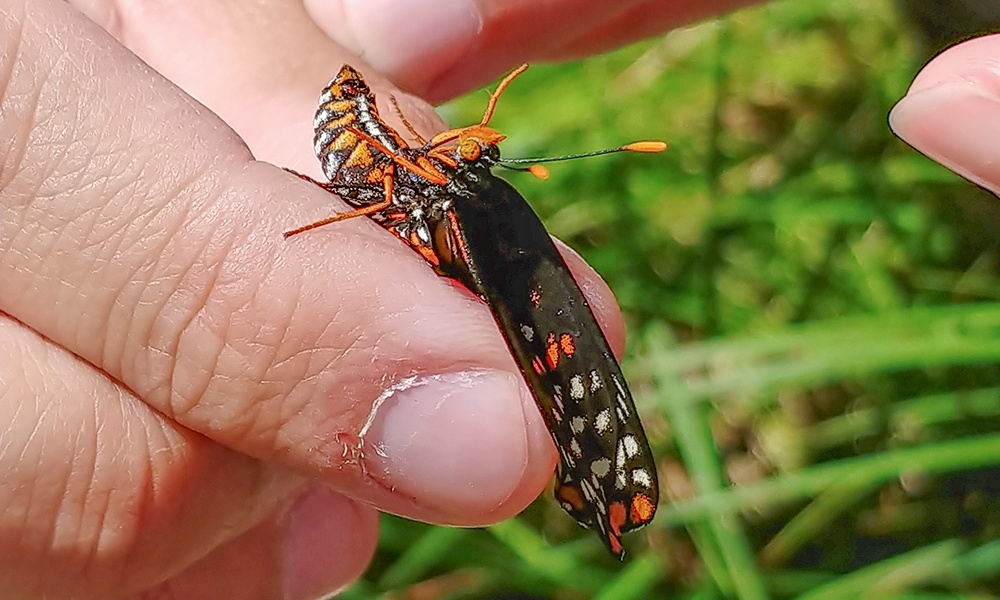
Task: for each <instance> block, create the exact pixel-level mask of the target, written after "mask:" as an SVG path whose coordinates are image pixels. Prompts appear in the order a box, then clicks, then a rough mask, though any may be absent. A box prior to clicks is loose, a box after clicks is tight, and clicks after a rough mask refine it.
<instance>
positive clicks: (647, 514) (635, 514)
mask: <svg viewBox="0 0 1000 600" xmlns="http://www.w3.org/2000/svg"><path fill="white" fill-rule="evenodd" d="M655 513H656V505H655V504H653V501H652V499H650V497H649V496H647V495H646V494H636V495H635V496H632V508H631V510H630V511H629V520H631V521H632V522H633V523H636V524H639V525H644V524H646V523H649V522H650V521H651V520H652V519H653V515H654V514H655Z"/></svg>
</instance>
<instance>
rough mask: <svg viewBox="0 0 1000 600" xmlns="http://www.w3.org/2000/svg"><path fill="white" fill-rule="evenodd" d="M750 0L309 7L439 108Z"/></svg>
mask: <svg viewBox="0 0 1000 600" xmlns="http://www.w3.org/2000/svg"><path fill="white" fill-rule="evenodd" d="M747 3H748V0H742V1H740V0H715V1H713V2H684V1H674V2H663V1H662V0H628V1H619V2H594V1H593V0H555V1H551V2H544V3H539V2H537V1H531V0H435V1H433V2H428V1H426V0H339V1H334V2H331V1H329V0H304V2H303V4H304V6H305V7H306V10H308V11H309V14H310V15H311V16H312V17H313V19H315V21H316V24H317V25H318V26H319V27H320V28H322V29H323V30H324V31H325V32H326V33H327V34H328V35H330V37H332V38H333V39H334V40H336V41H337V42H339V43H340V44H341V45H343V46H345V47H347V48H349V49H351V50H352V51H354V52H355V53H356V54H358V55H359V56H363V57H364V58H365V60H366V61H367V62H368V64H370V65H371V66H372V67H374V68H375V69H377V70H379V71H380V72H382V73H385V74H386V75H388V76H389V77H390V78H391V79H392V80H393V81H394V82H395V83H396V84H397V85H399V86H400V87H402V88H404V89H407V90H409V91H411V92H413V93H415V94H417V95H418V96H421V97H424V98H426V99H428V100H430V101H432V102H439V101H443V100H446V99H449V98H452V97H454V96H456V95H458V94H460V93H463V92H465V91H468V90H470V89H473V88H475V87H477V86H481V85H483V84H485V83H487V82H489V81H491V80H493V79H495V78H496V77H497V76H499V75H500V74H501V73H503V72H504V71H509V70H510V69H511V68H512V67H514V66H516V65H518V64H520V63H523V62H531V61H536V60H540V59H553V58H556V59H559V58H566V57H570V56H579V55H581V54H584V53H591V52H597V51H602V50H607V49H610V48H613V47H617V46H619V45H623V44H625V43H628V42H631V41H635V40H638V39H641V38H643V37H647V36H650V35H654V34H656V33H659V32H661V31H664V30H666V29H667V28H669V27H673V26H676V25H680V24H683V23H686V22H691V21H693V20H695V19H697V18H702V17H704V16H707V15H710V14H718V13H720V12H722V11H723V10H726V9H729V8H732V7H734V6H737V5H740V4H747Z"/></svg>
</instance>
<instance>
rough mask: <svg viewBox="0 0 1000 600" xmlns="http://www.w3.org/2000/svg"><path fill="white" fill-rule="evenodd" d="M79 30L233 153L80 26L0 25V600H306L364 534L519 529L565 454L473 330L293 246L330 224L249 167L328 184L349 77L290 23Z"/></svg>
mask: <svg viewBox="0 0 1000 600" xmlns="http://www.w3.org/2000/svg"><path fill="white" fill-rule="evenodd" d="M72 4H75V5H76V6H77V7H78V8H81V9H83V10H85V11H86V12H87V14H88V15H90V16H91V17H92V18H94V20H96V21H97V22H98V23H102V24H103V25H105V26H106V27H107V28H108V29H109V30H111V31H112V32H114V33H115V34H116V35H117V36H118V37H119V39H120V40H122V41H124V42H125V43H126V44H127V45H128V46H129V48H130V49H131V50H132V51H133V52H136V53H137V54H138V55H140V56H141V57H142V58H143V59H144V60H146V61H147V62H148V63H149V64H151V65H153V66H154V67H155V68H156V69H157V70H159V71H160V72H161V73H163V74H164V75H167V76H168V77H169V78H170V79H171V80H172V81H173V82H174V83H175V84H177V85H179V86H180V87H181V88H182V89H183V90H184V91H185V92H189V93H193V94H194V95H195V96H196V97H197V98H198V99H199V100H201V101H202V102H203V103H205V104H206V105H208V106H209V108H211V109H212V110H213V111H215V112H216V113H217V114H219V115H221V116H222V117H223V118H224V120H225V123H223V122H222V121H220V120H219V119H217V118H216V117H215V116H214V115H213V114H211V113H210V112H209V111H206V110H204V109H203V107H201V106H199V105H197V104H196V103H192V102H191V101H190V99H189V98H188V96H186V95H185V93H184V92H182V91H181V90H179V89H177V88H176V87H174V86H173V85H171V84H170V83H168V82H167V81H166V80H165V79H164V78H162V77H161V76H160V75H159V74H157V73H154V72H151V71H150V70H149V69H148V68H145V66H144V65H142V64H141V63H139V62H138V61H137V60H136V59H135V57H134V56H132V55H131V54H130V53H129V52H127V51H126V50H124V49H123V48H122V47H121V46H119V45H117V44H115V43H114V42H113V41H111V40H110V39H109V38H108V37H107V36H105V35H104V34H103V32H102V31H101V30H100V29H98V28H97V27H95V26H94V25H93V24H92V23H90V22H88V21H86V20H85V19H83V18H81V17H80V16H79V15H77V14H75V13H74V12H73V10H72V8H70V7H69V6H68V5H67V4H66V3H64V2H60V1H58V0H35V1H34V2H31V3H27V4H25V3H21V2H16V1H14V0H0V23H2V24H3V31H4V35H3V37H2V40H3V44H4V46H3V48H4V51H3V52H2V54H0V68H2V72H3V73H4V74H5V77H4V79H3V80H2V81H0V85H2V88H0V90H2V92H3V96H2V104H0V128H3V131H4V133H5V135H3V136H2V138H0V139H2V140H3V142H2V143H3V149H2V156H4V158H5V162H4V164H5V167H6V168H4V169H3V171H2V175H3V177H2V179H0V206H2V208H3V214H4V218H3V219H2V221H0V241H2V244H0V248H2V251H0V281H2V282H3V284H2V286H0V315H3V316H2V317H0V398H2V399H3V402H2V403H0V410H4V411H6V414H5V417H6V422H7V423H8V430H7V432H6V433H5V435H4V438H3V444H2V446H0V466H2V467H3V470H4V473H5V478H4V483H5V485H4V486H3V488H2V489H0V502H2V505H3V506H4V511H3V512H2V513H0V524H2V525H0V528H2V535H0V589H3V590H4V593H5V594H6V595H8V596H12V597H38V596H45V597H52V598H58V597H74V598H113V597H124V596H130V595H135V596H137V595H140V594H142V595H147V596H154V595H155V596H157V597H184V598H198V597H206V598H218V597H225V598H232V599H238V598H243V597H253V598H259V597H279V596H280V597H286V598H306V597H314V596H316V595H318V594H321V593H323V592H327V591H330V590H332V589H335V588H336V587H338V586H341V585H344V584H346V583H347V582H349V581H351V580H352V579H353V578H355V577H357V575H358V574H359V573H360V572H361V570H362V569H363V568H364V567H365V566H366V565H367V562H368V560H369V558H370V556H371V553H372V551H373V548H374V542H375V532H376V527H377V522H376V511H375V509H379V510H387V511H390V512H394V513H398V514H402V515H404V516H408V517H411V518H416V519H421V520H426V521H432V522H437V523H448V524H458V525H479V524H486V523H490V522H495V521H497V520H500V519H503V518H507V517H509V516H512V515H513V514H516V513H517V512H518V511H520V510H521V509H522V508H523V507H524V506H525V505H526V504H527V503H528V502H530V501H531V499H533V498H534V497H535V496H536V495H537V494H538V493H539V491H540V490H541V489H542V487H543V486H544V485H545V484H546V483H547V482H548V480H549V479H550V478H551V474H552V467H553V464H554V452H553V450H552V448H551V442H549V441H548V435H547V433H546V432H545V430H544V426H543V425H542V422H541V419H540V418H539V415H538V413H537V410H536V409H535V407H534V403H533V400H532V399H531V397H530V395H529V394H528V392H527V390H526V389H525V388H524V384H523V383H522V381H521V377H520V374H519V373H518V372H517V371H516V368H515V367H514V365H513V363H512V361H511V360H510V357H509V356H508V354H507V352H506V349H505V347H504V344H503V342H502V339H501V337H500V335H499V333H498V332H497V331H496V327H495V324H494V323H493V320H492V318H491V317H490V316H489V313H488V311H487V310H486V308H485V307H484V306H483V305H481V304H480V303H478V302H476V301H474V300H471V299H469V298H468V297H467V295H465V294H463V293H461V292H460V291H458V290H456V289H455V288H454V286H452V285H450V284H449V283H448V282H447V281H445V280H442V279H441V278H439V277H437V276H436V275H434V274H433V273H432V272H431V270H430V269H428V268H427V267H426V265H425V264H423V263H422V262H421V261H420V259H419V258H418V257H417V256H416V255H415V254H414V253H412V252H411V251H410V250H408V249H406V248H404V247H403V246H402V245H401V244H399V243H398V241H396V240H394V239H393V238H392V237H391V236H389V235H387V234H385V232H384V231H382V230H380V229H379V228H378V227H376V226H374V225H373V224H371V223H368V222H367V221H366V220H364V219H356V220H353V221H349V222H344V223H340V224H338V225H337V226H336V228H327V229H326V230H323V231H317V232H315V234H310V235H309V236H301V237H300V238H297V239H295V240H290V241H286V240H283V239H282V237H281V232H282V231H285V230H287V229H289V228H290V227H294V226H295V225H298V224H302V223H307V222H310V221H312V220H314V219H316V218H318V217H321V216H325V215H328V214H330V212H331V211H333V210H337V209H338V206H337V204H336V201H335V200H333V199H332V198H331V196H330V195H328V194H326V193H325V192H323V191H321V190H319V189H318V188H315V187H313V186H310V185H307V184H305V183H303V182H301V181H298V180H297V179H296V178H294V177H292V176H290V175H288V174H286V173H284V172H283V171H281V170H279V169H276V168H274V167H271V166H270V165H266V164H262V163H257V162H254V161H253V160H252V158H251V155H250V153H249V152H248V151H247V148H246V146H244V145H243V142H244V141H245V142H246V143H247V144H248V145H249V146H250V148H251V149H252V151H253V154H254V155H255V156H256V157H257V158H262V159H266V160H269V161H271V162H273V163H275V164H279V165H283V166H290V167H293V168H295V169H297V170H301V171H305V172H311V173H314V174H318V168H317V166H316V161H315V158H314V157H312V155H311V150H310V139H311V132H310V131H309V129H310V127H309V122H310V120H311V116H312V113H313V111H314V110H315V106H314V103H315V99H316V95H317V93H318V90H319V89H320V88H321V87H322V85H323V83H325V82H326V80H327V79H328V78H329V77H330V75H331V74H332V73H333V72H335V70H336V69H337V68H338V67H339V66H340V65H341V64H342V63H343V62H351V63H353V64H356V65H360V64H361V63H360V62H359V61H358V60H357V58H356V57H355V56H352V54H351V53H350V52H349V51H346V50H344V49H343V48H341V47H340V46H338V45H337V44H336V43H335V42H333V41H332V40H331V39H329V38H328V37H327V36H326V35H324V34H323V32H322V31H321V30H320V29H318V28H316V27H315V26H314V25H313V24H312V21H310V20H309V18H308V15H307V14H306V13H305V12H303V11H302V10H301V7H298V8H297V5H296V4H295V3H294V2H272V3H254V4H253V5H251V6H247V3H242V2H229V3H226V2H216V3H206V2H202V1H200V0H199V1H197V2H196V1H191V2H187V3H185V2H177V3H171V4H170V5H169V7H166V6H163V7H161V6H160V5H158V4H155V3H135V4H133V5H129V7H127V8H118V9H117V10H118V12H114V13H112V12H111V6H112V5H111V4H109V3H104V2H100V1H99V0H92V1H90V2H85V1H84V0H79V1H77V2H74V3H72ZM112 15H114V18H111V17H112ZM497 43H499V42H497ZM488 50H489V48H486V47H484V48H483V49H482V50H481V54H482V56H483V57H484V58H482V60H486V58H485V57H487V56H488V55H489V52H488ZM400 71H401V72H402V71H403V69H402V68H401V69H400ZM366 74H367V75H369V80H370V82H371V83H372V84H373V87H375V88H376V91H377V92H378V93H379V94H380V95H382V96H384V95H385V94H386V93H387V91H388V90H389V89H390V88H389V84H388V81H387V80H386V79H379V78H378V77H376V76H375V75H374V72H373V71H368V72H366ZM413 79H414V80H415V81H425V82H430V81H431V80H432V79H433V78H427V79H422V78H420V77H414V78H413ZM439 80H440V81H443V82H446V81H452V80H451V79H448V78H446V79H440V78H439ZM460 80H461V78H460V77H456V78H455V81H460ZM449 85H458V84H449ZM462 85H465V84H462ZM397 95H399V94H397ZM400 100H401V104H402V105H403V108H404V110H406V111H407V114H408V115H409V116H410V118H411V120H412V121H413V122H414V124H416V125H417V126H418V127H420V128H422V129H424V130H425V133H429V132H431V131H433V130H435V129H436V128H440V127H441V124H440V123H439V122H437V121H436V119H435V117H434V116H433V113H432V112H431V110H430V108H429V107H428V106H427V105H426V104H424V103H422V102H421V101H419V100H417V99H415V98H413V97H410V96H404V95H401V96H400ZM230 127H232V128H234V129H235V130H236V132H237V133H238V134H240V136H241V137H242V138H243V139H242V140H240V139H239V138H238V137H237V136H236V135H234V134H233V131H232V130H231V129H230ZM339 208H340V209H342V208H343V206H342V205H341V206H339ZM567 258H568V259H569V260H570V264H571V266H572V267H573V268H574V270H575V272H576V274H577V276H578V278H580V280H581V283H582V285H583V287H584V290H585V292H587V295H588V298H589V299H590V301H591V302H592V306H593V307H594V308H595V310H596V311H597V313H598V317H599V319H600V320H601V321H602V322H603V323H604V324H605V327H606V331H607V333H608V335H609V337H610V339H611V340H612V342H613V343H614V344H615V345H616V346H617V347H619V348H620V347H621V341H622V325H621V321H620V318H619V317H618V315H617V314H616V311H615V309H614V307H613V301H612V300H611V298H610V294H609V292H608V290H607V289H606V288H605V287H604V286H603V284H602V283H601V282H600V280H599V279H598V278H597V277H596V276H595V275H594V274H593V272H592V271H590V270H589V269H587V268H586V267H585V266H584V265H583V264H582V262H581V261H580V260H579V259H577V258H575V257H574V256H572V255H568V256H567ZM411 377H416V379H415V380H412V381H411V380H410V378H411ZM406 382H409V384H408V385H409V387H408V389H405V390H402V389H401V390H398V391H397V392H396V393H395V394H394V395H392V396H391V397H390V398H389V399H388V400H387V401H386V402H384V403H381V404H378V403H377V402H376V399H378V398H380V396H382V395H383V393H385V392H387V391H390V390H392V389H394V386H395V387H403V384H404V383H406ZM373 406H375V407H376V408H377V410H373ZM333 490H336V491H333Z"/></svg>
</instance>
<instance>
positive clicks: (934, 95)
mask: <svg viewBox="0 0 1000 600" xmlns="http://www.w3.org/2000/svg"><path fill="white" fill-rule="evenodd" d="M997 56H1000V35H989V36H984V37H980V38H976V39H973V40H969V41H967V42H963V43H961V44H958V45H956V46H953V47H952V48H949V49H948V50H946V51H944V52H942V53H941V54H939V55H938V56H937V57H935V58H934V59H933V60H932V61H931V62H930V63H928V64H927V66H925V67H924V69H923V70H922V71H921V72H920V74H919V75H917V77H916V79H914V81H913V84H912V85H911V86H910V89H909V91H907V93H906V96H905V97H904V98H903V99H902V100H900V101H899V102H898V103H897V104H896V106H895V107H894V108H893V109H892V112H891V113H890V115H889V124H890V126H891V127H892V130H893V131H894V132H895V133H896V135H898V136H899V137H901V138H902V139H903V140H904V141H905V142H906V143H908V144H910V145H911V146H913V147H914V148H916V149H917V150H919V151H920V152H922V153H924V154H926V155H927V156H928V157H930V158H932V159H934V160H936V161H937V162H939V163H941V164H942V165H944V166H946V167H948V168H949V169H951V170H952V171H955V172H956V173H958V174H959V175H961V176H963V177H965V178H966V179H969V180H970V181H972V182H974V183H977V184H979V185H981V186H982V187H984V188H986V189H988V190H990V191H991V192H993V193H994V194H998V195H1000V149H998V145H997V140H998V139H1000V61H998V60H997Z"/></svg>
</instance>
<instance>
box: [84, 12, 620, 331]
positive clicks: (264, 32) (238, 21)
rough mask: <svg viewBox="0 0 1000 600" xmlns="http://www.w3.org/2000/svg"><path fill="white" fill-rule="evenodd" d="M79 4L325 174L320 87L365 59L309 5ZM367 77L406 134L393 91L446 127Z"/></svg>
mask: <svg viewBox="0 0 1000 600" xmlns="http://www.w3.org/2000/svg"><path fill="white" fill-rule="evenodd" d="M72 4H74V5H76V6H77V7H79V8H80V9H81V10H82V11H84V12H85V14H87V15H88V16H89V17H90V18H91V19H93V20H94V21H95V22H97V23H98V24H100V25H102V26H103V27H104V28H106V29H107V30H109V32H111V33H113V34H114V35H115V36H116V37H117V38H118V39H119V40H121V41H123V42H124V43H127V44H128V46H129V48H130V49H131V50H132V51H134V52H136V53H137V54H138V55H139V56H140V57H141V58H142V59H143V60H144V61H145V62H147V63H149V64H150V65H152V66H154V67H155V68H156V69H157V70H158V71H159V72H161V73H164V74H166V75H167V76H168V77H169V78H170V79H171V80H172V81H174V82H175V83H178V84H179V85H181V86H182V87H183V88H184V89H185V90H186V91H189V92H192V93H193V95H194V96H195V97H196V98H198V99H199V100H201V101H202V102H204V103H205V104H206V105H207V106H208V107H209V108H211V109H212V110H213V111H214V112H215V113H216V114H218V115H220V116H222V117H223V119H224V120H225V121H226V123H227V124H229V125H230V126H232V127H233V128H234V129H235V130H236V131H237V132H238V133H239V134H240V136H241V137H242V138H243V139H244V140H245V141H246V142H247V143H248V144H249V146H250V148H251V149H252V150H253V153H254V155H255V156H256V157H257V158H258V159H261V160H265V161H269V162H272V163H274V164H278V165H282V166H287V167H291V168H293V169H295V170H296V171H299V172H302V173H306V174H309V175H311V176H313V177H316V178H322V173H321V172H320V170H319V162H318V161H317V160H316V157H315V156H314V154H313V149H312V143H311V141H312V116H313V114H314V113H315V110H316V101H317V97H318V96H319V91H320V90H321V88H322V87H323V85H324V84H325V83H326V82H327V81H328V80H329V78H330V76H331V75H332V73H334V72H336V70H338V69H339V68H340V65H342V64H344V63H345V62H349V63H351V64H353V65H355V66H361V65H363V64H364V63H362V62H361V61H360V60H359V59H358V58H357V57H356V56H354V55H352V54H351V53H350V52H349V51H348V50H346V49H344V48H343V47H341V46H339V45H337V44H336V43H333V42H331V40H330V39H329V38H328V37H327V36H326V35H325V34H323V33H322V32H321V31H320V30H318V29H316V27H315V25H314V24H313V23H312V21H311V20H309V19H308V18H307V15H306V14H305V13H304V12H303V10H302V6H301V3H298V2H284V1H277V2H267V3H254V4H247V3H246V2H242V1H240V0H230V1H221V2H218V3H205V2H201V0H189V1H181V2H174V3H171V4H170V5H163V4H161V3H140V4H137V5H129V8H128V9H127V10H126V9H116V10H112V6H111V5H110V3H109V2H108V0H73V2H72ZM273 23H281V24H282V27H277V28H276V27H273V26H272V24H273ZM209 31H213V32H215V34H214V35H209V34H208V32H209ZM178 44H180V45H181V52H178V51H177V49H176V46H177V45H178ZM289 65H294V67H295V68H294V69H290V68H289ZM364 73H365V77H366V81H367V82H368V84H369V85H370V86H371V87H372V89H373V90H374V92H375V94H376V96H377V98H378V100H379V105H380V107H381V108H382V117H383V118H384V119H385V120H386V121H388V122H389V124H390V125H391V126H392V127H394V128H395V129H397V130H400V131H404V126H403V124H402V122H401V120H400V116H399V115H398V114H397V113H396V111H395V110H392V109H391V108H387V107H386V104H385V100H386V99H387V98H388V97H389V96H393V97H395V98H396V99H397V100H398V104H399V106H400V108H401V109H402V112H403V113H404V114H405V115H406V117H407V120H408V121H409V122H410V124H411V125H413V126H414V127H415V128H416V130H417V131H418V132H420V133H421V134H422V135H423V136H424V137H425V138H430V137H432V136H433V135H434V134H435V133H439V132H440V131H442V130H443V129H444V128H445V126H444V124H443V122H442V121H441V120H440V118H438V117H437V115H436V114H435V113H434V109H433V107H432V106H431V105H429V104H428V103H427V102H425V101H423V100H420V99H419V98H417V97H415V96H412V95H410V94H407V93H405V92H401V91H400V90H399V89H397V88H395V87H393V86H392V84H391V83H390V82H389V80H388V79H386V78H385V77H382V76H380V75H379V74H378V73H377V72H376V71H375V70H374V69H371V68H365V69H364ZM317 210H318V211H319V210H323V209H322V207H319V208H317ZM317 214H318V213H317ZM568 260H569V259H568ZM570 266H571V267H572V269H573V271H574V274H575V276H576V278H577V280H578V281H579V282H580V284H581V286H582V287H583V288H584V292H585V293H586V294H587V295H588V300H590V302H591V306H592V307H593V308H594V310H595V312H596V313H597V317H598V320H599V321H600V322H601V324H602V325H603V326H605V329H606V332H607V334H608V337H609V339H610V340H611V342H612V345H613V347H615V348H616V349H619V350H620V349H621V348H622V347H623V346H624V327H623V324H622V322H621V314H620V313H619V311H618V308H617V306H616V305H615V303H614V298H613V296H612V295H611V293H610V290H608V288H607V286H606V285H605V284H604V282H603V280H602V279H601V278H600V276H599V275H597V274H596V273H595V272H594V271H593V269H591V268H590V267H589V266H588V265H587V264H586V263H585V262H584V261H583V260H579V259H578V257H577V260H570Z"/></svg>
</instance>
